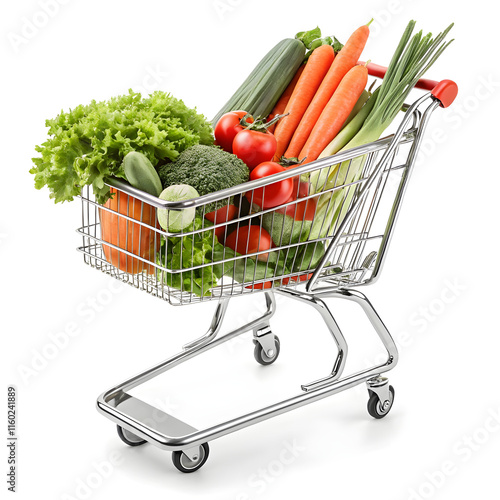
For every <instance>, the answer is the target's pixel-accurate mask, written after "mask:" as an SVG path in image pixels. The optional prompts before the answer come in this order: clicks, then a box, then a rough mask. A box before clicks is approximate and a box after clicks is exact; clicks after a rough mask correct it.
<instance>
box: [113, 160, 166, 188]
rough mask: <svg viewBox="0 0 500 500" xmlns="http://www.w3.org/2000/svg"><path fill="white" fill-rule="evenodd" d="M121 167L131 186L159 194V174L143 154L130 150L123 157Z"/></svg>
mask: <svg viewBox="0 0 500 500" xmlns="http://www.w3.org/2000/svg"><path fill="white" fill-rule="evenodd" d="M122 167H123V171H124V172H125V177H126V178H127V181H128V182H129V184H130V185H131V186H133V187H135V188H137V189H140V190H141V191H145V192H146V193H149V194H152V195H153V196H160V193H161V191H162V186H161V180H160V176H159V175H158V173H157V172H156V170H155V168H154V167H153V165H152V164H151V162H150V161H149V159H148V158H147V157H146V156H145V155H143V154H142V153H138V152H137V151H131V152H130V153H128V154H127V155H126V156H125V158H124V159H123V163H122Z"/></svg>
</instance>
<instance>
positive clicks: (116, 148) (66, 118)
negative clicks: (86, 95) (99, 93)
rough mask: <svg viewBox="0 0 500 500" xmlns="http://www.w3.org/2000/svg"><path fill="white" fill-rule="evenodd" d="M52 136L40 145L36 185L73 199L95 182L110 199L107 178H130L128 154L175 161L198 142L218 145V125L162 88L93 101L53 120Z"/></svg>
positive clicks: (156, 164)
mask: <svg viewBox="0 0 500 500" xmlns="http://www.w3.org/2000/svg"><path fill="white" fill-rule="evenodd" d="M46 126H47V127H48V128H49V130H48V135H49V138H48V139H47V141H46V142H44V143H43V144H42V145H41V146H37V147H36V151H38V152H39V153H40V154H41V156H40V157H38V158H33V163H34V165H35V166H34V167H33V168H32V169H31V170H30V172H31V173H32V174H34V175H35V187H36V188H37V189H41V188H42V187H43V186H47V187H48V188H49V189H50V191H51V194H50V197H51V198H54V200H55V201H56V202H62V201H71V200H73V198H74V196H76V195H78V194H80V190H81V188H82V187H83V186H86V185H88V184H92V187H93V189H94V193H95V195H96V198H97V202H98V203H104V202H105V201H106V200H107V199H108V198H109V188H108V187H107V186H105V184H104V179H105V178H106V177H108V176H115V177H121V178H125V174H124V171H123V167H122V161H123V159H124V157H125V156H126V155H127V154H128V153H130V152H131V151H137V152H140V153H142V154H144V155H145V156H146V157H147V158H148V159H149V161H150V162H151V163H152V165H153V166H154V167H155V168H156V169H158V167H159V166H160V165H163V164H165V163H167V162H170V161H174V160H175V159H176V158H177V157H178V156H179V154H180V153H181V152H182V151H184V150H185V149H187V148H189V147H191V146H194V145H195V144H198V143H201V144H212V143H213V137H212V128H211V126H210V124H209V123H208V121H207V120H206V119H205V117H204V116H203V115H200V114H197V113H196V110H195V109H190V108H188V107H187V106H186V105H185V104H184V103H183V101H182V100H180V99H176V98H174V97H172V96H171V95H170V94H166V93H165V92H160V91H156V92H154V93H153V94H151V95H150V96H149V97H144V98H142V97H141V94H139V93H135V92H132V91H131V90H130V91H129V93H128V94H126V95H122V96H118V97H114V98H112V99H110V100H109V101H107V102H106V101H103V102H96V101H92V102H91V103H90V104H88V105H87V106H83V105H80V106H77V107H76V108H75V109H72V110H70V111H69V112H67V113H65V112H61V114H59V115H58V116H57V117H56V118H54V119H53V120H47V121H46Z"/></svg>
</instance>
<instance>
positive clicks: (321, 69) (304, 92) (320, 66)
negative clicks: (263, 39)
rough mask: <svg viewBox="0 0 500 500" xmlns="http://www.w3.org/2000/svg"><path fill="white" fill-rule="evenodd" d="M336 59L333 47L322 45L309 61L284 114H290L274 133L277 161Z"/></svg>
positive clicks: (280, 122)
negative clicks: (276, 145)
mask: <svg viewBox="0 0 500 500" xmlns="http://www.w3.org/2000/svg"><path fill="white" fill-rule="evenodd" d="M334 57H335V53H334V51H333V47H332V46H331V45H321V46H320V47H318V48H317V49H315V50H314V52H313V53H312V55H311V57H310V58H309V60H308V61H307V64H306V66H305V68H304V71H303V72H302V75H301V76H300V78H299V80H298V82H297V85H296V86H295V88H294V90H293V92H292V95H291V96H290V100H289V101H288V104H287V105H286V108H285V113H284V114H287V113H290V114H289V115H288V116H285V117H283V118H282V119H281V120H280V121H279V122H278V125H277V126H276V130H275V131H274V136H275V137H276V142H277V144H278V147H277V148H276V154H275V155H274V157H275V159H279V158H281V156H282V155H283V153H284V152H285V150H286V148H287V146H288V143H289V142H290V139H291V138H292V136H293V133H294V132H295V129H296V128H297V125H298V124H299V123H300V120H301V118H302V116H303V115H304V113H305V111H306V109H307V106H309V103H310V102H311V100H312V98H313V97H314V94H315V93H316V91H317V90H318V88H319V86H320V84H321V82H322V80H323V78H324V76H325V75H326V73H327V72H328V70H329V69H330V66H331V65H332V62H333V59H334Z"/></svg>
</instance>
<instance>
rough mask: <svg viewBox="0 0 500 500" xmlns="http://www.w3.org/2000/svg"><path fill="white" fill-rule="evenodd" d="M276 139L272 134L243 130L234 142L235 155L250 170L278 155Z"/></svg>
mask: <svg viewBox="0 0 500 500" xmlns="http://www.w3.org/2000/svg"><path fill="white" fill-rule="evenodd" d="M276 147H277V143H276V138H275V137H274V135H273V134H271V133H270V132H260V131H258V130H243V131H242V132H240V133H239V134H238V135H236V137H235V138H234V140H233V153H234V154H235V155H236V156H237V157H238V158H240V159H241V160H243V162H245V163H246V164H247V167H248V168H249V169H250V170H253V169H254V168H255V167H256V166H257V165H259V164H260V163H262V162H265V161H271V160H272V159H273V156H274V153H276Z"/></svg>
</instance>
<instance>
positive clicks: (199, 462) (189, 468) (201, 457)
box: [172, 443, 210, 473]
mask: <svg viewBox="0 0 500 500" xmlns="http://www.w3.org/2000/svg"><path fill="white" fill-rule="evenodd" d="M209 452H210V448H209V447H208V443H203V444H202V445H201V446H200V447H199V453H198V455H197V457H196V459H195V460H191V458H189V457H188V456H187V455H186V454H184V453H183V452H182V451H173V452H172V462H173V463H174V465H175V467H176V468H177V469H178V470H180V471H181V472H185V473H189V472H195V471H197V470H198V469H200V468H201V467H203V465H204V464H205V462H206V461H207V459H208V454H209Z"/></svg>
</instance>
